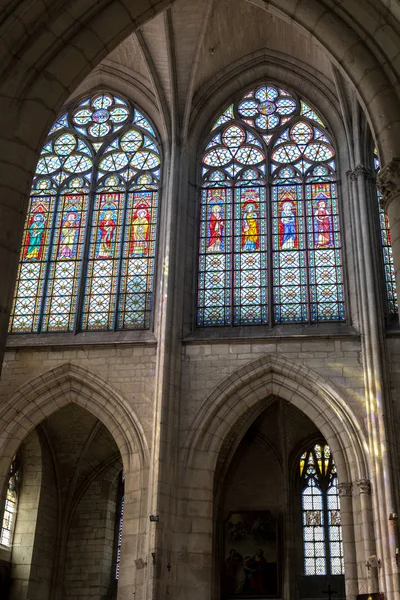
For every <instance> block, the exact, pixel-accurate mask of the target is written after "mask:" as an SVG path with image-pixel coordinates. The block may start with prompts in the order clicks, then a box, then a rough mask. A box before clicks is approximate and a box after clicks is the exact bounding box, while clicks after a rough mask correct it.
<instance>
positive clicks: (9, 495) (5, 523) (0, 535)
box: [0, 456, 19, 547]
mask: <svg viewBox="0 0 400 600" xmlns="http://www.w3.org/2000/svg"><path fill="white" fill-rule="evenodd" d="M18 483H19V460H18V457H17V456H15V457H14V458H13V461H12V463H11V467H10V473H9V479H8V484H7V491H6V500H5V504H4V512H3V520H2V526H1V531H0V545H2V546H7V547H10V546H11V544H12V538H13V533H14V527H15V519H16V516H17V503H18Z"/></svg>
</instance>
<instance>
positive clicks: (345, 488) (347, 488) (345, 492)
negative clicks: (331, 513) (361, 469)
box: [338, 481, 353, 497]
mask: <svg viewBox="0 0 400 600" xmlns="http://www.w3.org/2000/svg"><path fill="white" fill-rule="evenodd" d="M338 490H339V496H340V497H342V496H352V494H353V484H352V483H349V482H347V481H344V482H343V483H338Z"/></svg>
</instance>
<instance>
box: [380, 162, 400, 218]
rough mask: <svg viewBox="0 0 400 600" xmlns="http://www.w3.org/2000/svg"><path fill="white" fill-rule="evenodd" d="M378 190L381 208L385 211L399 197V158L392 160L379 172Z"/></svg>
mask: <svg viewBox="0 0 400 600" xmlns="http://www.w3.org/2000/svg"><path fill="white" fill-rule="evenodd" d="M378 188H379V190H380V192H381V194H382V200H381V203H382V208H383V209H384V210H387V208H388V206H389V204H390V203H391V202H392V201H393V200H394V199H395V198H397V197H398V196H400V158H398V157H395V158H392V160H391V161H390V163H389V164H388V165H386V167H383V169H381V170H380V171H379V173H378Z"/></svg>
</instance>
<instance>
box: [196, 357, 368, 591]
mask: <svg viewBox="0 0 400 600" xmlns="http://www.w3.org/2000/svg"><path fill="white" fill-rule="evenodd" d="M277 399H279V400H277ZM273 407H274V408H273ZM268 411H277V412H276V415H275V416H274V418H272V413H271V414H269V412H268ZM288 414H289V415H290V414H292V415H293V422H292V424H291V425H290V419H288V418H287V415H288ZM274 419H275V420H274ZM296 420H298V421H296ZM262 423H265V427H267V428H269V430H270V435H265V434H263V433H262V429H261V433H260V432H259V431H258V426H260V427H261V424H262ZM192 431H193V435H192V438H191V441H190V444H189V450H188V452H187V466H188V468H187V473H188V488H189V490H190V494H188V497H189V498H190V500H188V508H187V510H188V515H189V518H190V515H191V514H192V510H194V509H192V507H191V503H192V501H193V500H192V498H193V499H194V501H195V499H196V498H198V497H199V494H200V493H201V498H202V500H203V505H202V515H201V516H202V518H203V521H202V524H201V527H200V524H199V522H198V521H197V520H196V518H192V531H193V533H192V536H191V544H192V546H193V547H194V546H195V544H198V545H199V546H201V547H203V548H206V550H204V551H203V553H206V554H207V560H206V559H203V560H204V564H205V565H204V568H205V569H207V564H208V563H207V561H209V564H210V567H209V568H210V571H213V573H214V575H211V573H210V574H209V577H210V580H211V581H212V582H213V583H212V589H213V591H212V594H213V595H212V597H213V598H217V599H219V598H224V595H223V592H222V590H223V584H222V577H223V575H221V565H223V563H224V560H226V558H229V551H230V550H233V549H234V547H233V546H232V547H229V548H228V557H224V537H223V536H224V532H223V526H222V528H221V522H222V523H223V522H224V517H225V520H226V518H227V517H228V516H229V514H230V513H231V512H232V511H236V512H239V513H240V511H245V509H247V510H250V512H254V511H257V510H258V511H261V510H262V508H264V510H265V511H267V513H268V510H269V513H270V514H268V515H267V518H268V519H269V521H270V522H271V523H272V522H274V523H275V524H276V526H275V529H274V531H275V535H276V550H275V551H274V552H275V554H273V551H272V549H271V547H270V549H269V550H267V549H266V556H267V555H268V552H269V553H270V555H271V556H273V557H275V556H278V555H279V553H280V552H283V556H284V558H283V559H280V560H281V562H280V571H281V572H282V574H281V575H279V574H278V563H277V564H276V567H272V568H271V569H270V570H273V569H275V571H274V573H276V577H277V578H278V577H280V579H278V580H277V585H278V583H279V582H280V585H281V587H282V589H283V586H286V589H285V590H283V591H284V594H286V596H285V597H290V598H294V597H296V596H295V595H294V589H293V588H294V587H295V586H296V585H297V592H296V593H297V594H298V596H297V597H304V598H306V597H314V598H324V597H325V596H324V594H323V592H324V590H326V591H327V589H326V588H325V584H326V585H327V586H328V585H331V589H332V590H333V589H334V587H333V586H335V589H336V588H338V589H337V590H336V591H337V592H338V593H341V594H342V595H341V596H339V597H346V598H352V599H355V598H356V596H357V594H358V593H360V592H361V591H363V590H365V589H368V588H367V586H368V582H367V578H366V572H365V564H364V563H365V558H364V557H365V554H366V553H368V552H371V549H370V547H369V545H368V544H369V540H370V537H369V536H370V532H371V528H372V526H373V524H372V521H371V517H370V515H368V514H367V512H365V511H367V510H370V508H369V509H368V508H367V507H368V506H369V507H370V497H369V496H368V497H367V496H362V495H361V493H362V491H363V490H361V487H360V485H361V484H360V483H359V482H362V483H363V486H364V483H365V482H367V481H368V480H367V472H368V470H367V454H366V446H365V444H364V436H363V433H362V430H361V428H360V427H359V425H358V423H357V418H356V416H355V415H354V414H353V413H351V411H350V409H349V408H348V406H346V404H345V402H344V400H343V398H341V397H340V396H339V395H338V394H337V392H336V390H334V389H333V388H332V386H331V385H329V384H327V382H325V381H324V379H323V378H322V377H320V376H319V375H317V374H316V373H314V372H312V371H310V370H309V369H306V368H305V367H303V366H300V365H299V364H294V363H293V362H292V361H290V360H289V359H287V358H283V357H279V356H277V355H265V356H263V357H261V358H259V359H258V360H256V361H253V362H252V363H249V364H247V365H245V366H244V367H242V368H241V369H239V370H238V371H237V372H236V373H234V374H233V375H231V376H229V377H227V378H226V379H225V380H224V381H223V382H221V383H220V384H219V385H218V387H217V388H216V389H215V390H214V391H213V392H212V393H211V394H210V395H209V397H208V398H207V400H206V401H205V402H204V404H203V406H202V408H201V410H200V411H199V414H198V415H197V417H196V419H195V420H194V421H193V423H192ZM246 432H247V433H246ZM291 438H292V442H290V444H289V440H290V439H291ZM254 439H257V441H258V440H259V443H260V444H261V446H260V447H259V448H261V447H262V448H263V452H264V451H265V454H264V458H263V462H264V466H263V469H262V473H261V475H260V473H258V471H257V467H258V465H259V463H260V462H261V459H260V460H259V459H258V458H257V459H255V457H254V452H255V453H256V455H257V446H255V444H254ZM318 442H319V443H320V444H327V445H328V446H329V448H330V451H331V453H332V455H333V458H334V461H335V468H336V469H337V475H338V485H339V489H341V511H342V514H346V527H345V528H343V541H344V547H345V553H344V569H345V581H344V585H345V589H346V596H345V594H344V591H343V579H341V580H340V581H339V580H335V578H333V579H332V578H331V579H329V578H325V579H324V580H322V579H320V580H318V579H317V580H316V583H315V585H314V586H313V585H311V583H310V582H311V579H309V580H307V579H306V577H305V569H304V564H305V562H304V551H303V550H302V548H303V546H302V544H303V541H304V540H303V532H302V525H301V524H302V515H301V510H302V509H301V506H302V505H301V485H302V483H301V478H300V475H299V471H300V469H299V461H300V457H301V456H302V455H303V454H304V452H305V449H306V448H308V445H309V444H311V445H312V444H314V445H315V444H317V443H318ZM241 444H243V446H242V450H243V452H244V455H245V454H246V452H247V453H248V457H247V458H246V459H245V462H244V463H243V464H242V465H241V464H240V452H239V454H238V455H237V456H239V459H238V460H239V461H238V462H237V459H236V458H235V455H236V453H237V451H238V449H239V447H240V445H241ZM246 460H247V464H246ZM235 461H236V462H235ZM253 463H255V466H254V467H253V476H254V477H253V480H252V482H251V481H247V482H246V481H245V480H243V481H242V483H241V493H242V494H244V495H246V494H247V493H248V492H250V495H248V496H246V498H244V496H242V497H241V498H240V497H239V495H238V497H237V507H236V506H235V507H233V504H231V501H232V489H239V488H238V483H237V482H236V483H235V476H236V477H239V479H240V477H242V476H243V477H244V478H246V477H248V476H251V473H252V469H251V467H250V466H249V465H251V464H253ZM231 465H232V467H231ZM230 469H231V471H230ZM232 469H233V470H232ZM235 469H236V472H237V473H238V475H235ZM268 471H270V472H271V473H272V474H275V478H276V481H279V485H277V487H276V488H275V490H274V489H273V486H271V479H268V476H266V477H263V474H264V472H268ZM273 476H274V475H273ZM225 481H226V482H227V486H228V487H226V486H225V483H224V482H225ZM199 482H200V483H199ZM199 485H200V487H201V489H199ZM224 486H225V487H224ZM229 486H230V487H229ZM365 487H368V484H366V485H365ZM252 489H253V490H254V489H260V490H261V492H260V495H259V496H258V498H257V501H256V502H255V503H253V500H254V498H252V497H251V490H252ZM239 491H240V490H239ZM257 494H258V492H257ZM296 497H297V500H296ZM266 499H267V500H266ZM289 500H290V506H291V509H290V510H286V506H287V505H289ZM268 502H269V503H270V508H269V509H268V507H267V504H268ZM279 506H280V507H282V506H285V514H286V517H285V519H286V522H285V529H284V531H285V532H286V533H285V536H287V537H286V540H287V544H286V545H285V546H282V542H281V541H279V539H280V535H281V533H279V532H280V531H283V529H282V527H283V523H282V518H281V521H280V520H279V518H278V517H279ZM296 507H297V515H296V512H295V508H296ZM329 510H330V509H329ZM221 511H222V512H221ZM357 512H362V514H363V517H362V518H363V519H365V528H364V529H363V531H362V532H361V533H358V539H357V540H356V539H355V536H356V532H357V531H358V525H357V523H356V522H355V517H354V515H356V514H357ZM281 517H282V515H281ZM237 519H239V517H237ZM239 521H240V519H239ZM206 523H208V527H207V526H206ZM228 523H229V521H228ZM296 523H297V530H296V529H295V526H296ZM289 531H290V532H291V533H288V532H289ZM285 536H284V539H285ZM296 536H297V539H296ZM228 545H229V544H228ZM261 549H262V548H261ZM253 550H254V552H253V554H252V555H251V554H250V548H249V549H248V552H247V554H246V556H250V559H251V558H252V557H254V556H255V555H256V553H257V551H258V550H260V548H255V549H254V548H253ZM246 556H245V557H244V560H245V559H246ZM270 560H271V559H270ZM273 562H274V561H273V560H271V563H273ZM357 565H359V568H358V569H357ZM190 566H191V565H190V564H189V569H188V575H187V577H188V580H189V579H190V578H191V581H192V584H193V582H196V585H201V584H200V583H199V573H198V571H196V569H193V570H190ZM331 575H332V573H331ZM335 576H336V574H335ZM270 577H275V574H273V573H272V572H271V573H270ZM296 578H297V579H299V581H300V580H302V578H304V581H305V583H304V586H305V587H303V588H300V587H299V586H300V583H299V582H297V584H296V583H295V581H296ZM301 585H303V584H301ZM374 585H375V584H374ZM290 586H292V587H290ZM318 586H319V587H318ZM280 591H281V590H278V589H274V590H271V589H269V590H267V592H269V597H271V598H272V597H279V595H278V596H277V595H276V594H277V593H279V592H280ZM221 593H222V595H221ZM300 593H301V594H303V596H299V594H300ZM264 594H265V592H264ZM274 594H275V595H274ZM307 594H309V595H307ZM318 594H320V595H318ZM233 597H234V596H233ZM237 597H242V598H245V597H247V596H243V595H242V596H240V595H237ZM253 597H256V596H253ZM259 597H268V594H267V596H262V595H261V596H260V595H259Z"/></svg>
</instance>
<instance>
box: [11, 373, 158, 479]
mask: <svg viewBox="0 0 400 600" xmlns="http://www.w3.org/2000/svg"><path fill="white" fill-rule="evenodd" d="M70 403H75V404H77V405H78V406H81V407H82V408H85V409H86V410H88V411H89V412H91V413H92V414H93V415H94V416H96V417H97V418H98V419H99V421H101V422H102V423H103V424H104V425H105V426H106V427H107V428H108V430H109V431H110V433H111V434H112V435H113V437H114V439H115V441H116V443H117V445H118V448H119V451H120V453H121V456H122V459H123V461H124V468H125V470H126V471H137V472H140V473H143V472H144V471H145V470H146V469H147V468H148V464H149V456H150V455H149V448H148V444H147V440H146V436H145V433H144V430H143V427H142V425H141V423H140V421H139V418H138V417H137V415H136V414H135V410H134V408H133V407H132V406H131V405H130V404H129V403H128V402H127V400H126V399H125V398H124V397H123V396H122V395H121V394H119V393H118V392H117V391H116V390H114V388H113V387H112V386H111V385H110V384H109V383H107V382H106V381H105V380H103V379H102V378H101V377H99V376H98V375H97V374H94V373H92V372H91V371H90V370H88V369H85V368H83V367H82V366H80V365H77V364H75V363H65V364H63V365H60V366H58V367H56V368H55V369H51V370H50V371H47V372H45V373H43V374H42V375H39V376H38V377H36V378H34V379H33V380H31V381H29V382H27V383H25V384H24V385H23V386H21V387H20V388H19V389H18V390H17V391H16V392H14V393H13V394H12V395H11V396H10V397H9V398H8V400H7V401H6V402H4V404H3V406H2V408H1V411H0V418H1V419H2V421H3V422H7V423H8V427H7V433H6V435H5V436H3V438H2V440H1V444H0V451H1V455H2V457H3V460H2V464H3V463H4V472H6V469H7V468H8V465H9V463H10V460H11V458H12V456H13V455H14V454H15V452H16V450H17V449H18V447H19V445H20V443H21V442H22V440H23V439H24V438H25V437H26V435H27V434H28V433H29V431H31V430H32V429H34V428H35V427H36V426H37V425H38V424H39V423H41V421H43V420H44V419H45V418H46V417H47V416H49V415H51V414H52V413H54V412H56V411H57V410H58V409H59V408H62V407H63V406H66V405H67V404H70Z"/></svg>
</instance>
